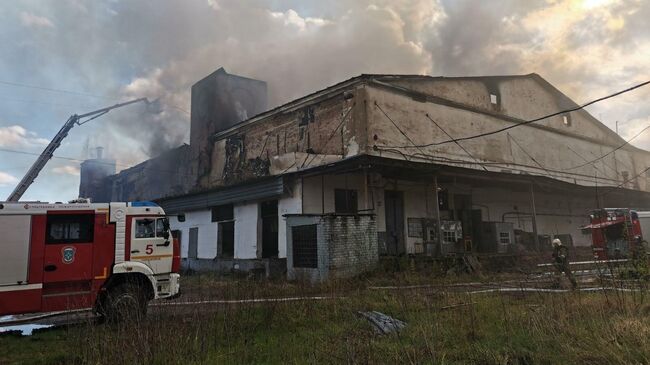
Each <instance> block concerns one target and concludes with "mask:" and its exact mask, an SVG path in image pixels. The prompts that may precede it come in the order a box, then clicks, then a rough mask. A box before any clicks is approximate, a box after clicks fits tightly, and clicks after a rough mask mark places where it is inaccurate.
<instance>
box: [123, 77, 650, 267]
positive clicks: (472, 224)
mask: <svg viewBox="0 0 650 365" xmlns="http://www.w3.org/2000/svg"><path fill="white" fill-rule="evenodd" d="M213 75H214V74H213ZM213 75H211V76H209V77H208V78H206V79H205V80H219V78H220V77H226V76H223V74H222V75H221V76H219V77H214V78H211V77H212V76H213ZM226 75H227V74H226ZM230 76H231V75H228V77H230ZM233 79H236V77H234V78H233ZM205 80H202V81H201V82H199V83H203V82H204V81H205ZM197 85H198V84H197ZM206 85H215V83H213V82H212V81H209V82H207V84H206ZM241 85H247V86H245V87H247V88H250V89H252V90H255V92H259V94H260V95H261V93H262V89H265V86H264V87H262V86H261V85H262V84H260V83H259V82H253V81H250V80H249V79H244V81H242V84H241ZM206 90H208V91H206ZM209 90H210V88H209V87H207V88H204V87H198V86H196V85H195V87H194V88H193V89H192V101H193V105H192V135H193V139H192V141H191V143H190V146H189V151H190V152H189V155H190V161H189V162H188V163H187V166H190V169H191V170H190V172H189V173H187V174H186V175H187V176H191V177H193V178H192V179H190V183H188V186H189V187H188V188H187V189H185V191H186V192H187V193H180V194H176V193H167V194H161V195H160V197H159V198H160V199H157V200H158V201H159V203H160V204H161V205H162V206H163V207H164V208H165V209H166V211H168V212H169V213H174V214H175V213H185V215H186V218H187V220H186V221H185V222H178V221H177V222H174V223H175V224H176V227H178V229H177V231H178V233H179V234H180V236H181V242H182V247H183V256H184V257H185V258H186V263H187V264H188V265H189V264H191V263H194V264H195V265H199V264H200V265H201V267H202V268H209V267H212V268H214V269H217V270H244V269H247V268H255V267H257V268H260V270H261V269H264V270H266V272H267V273H268V272H270V271H272V270H271V269H272V267H274V268H276V269H277V268H278V267H283V264H282V262H283V260H284V259H286V258H287V257H288V256H290V255H291V252H287V250H288V249H287V247H293V245H292V243H293V242H290V240H292V235H291V234H288V228H287V225H288V221H287V219H291V220H296V219H298V220H300V219H299V218H296V217H300V216H301V215H303V216H305V217H314V216H315V215H318V216H319V217H320V216H334V217H337V216H349V215H350V214H352V215H355V214H363V215H364V217H365V216H372V217H373V220H372V222H373V236H376V238H375V240H376V241H375V243H376V247H377V251H378V255H407V254H408V255H435V256H440V255H442V256H445V255H455V254H464V253H476V254H512V253H515V252H517V251H519V250H522V249H539V248H540V247H543V246H544V245H546V244H547V243H548V241H550V239H552V238H553V237H562V238H563V239H564V240H565V241H568V243H569V244H575V245H587V244H588V243H589V236H588V232H585V230H582V229H581V227H582V226H584V225H586V224H587V223H588V222H587V221H588V214H589V212H590V211H591V210H592V209H595V208H598V207H604V206H628V207H637V208H650V194H648V192H649V191H650V174H649V173H648V171H647V169H648V166H650V153H648V152H647V151H644V150H640V149H638V148H635V147H633V146H630V145H624V146H623V147H621V146H622V145H623V144H624V142H625V141H623V140H622V139H621V138H620V137H619V136H618V135H617V134H616V133H614V132H613V131H611V130H610V129H608V128H607V127H606V126H604V125H603V124H602V123H601V122H599V121H598V120H596V119H595V118H594V117H593V116H591V115H590V114H589V113H587V112H586V111H584V110H579V111H575V112H571V113H559V114H557V115H554V116H552V117H549V118H545V119H542V120H540V121H538V122H536V123H528V124H522V123H523V122H525V121H527V120H531V119H535V118H539V117H540V116H544V115H550V114H555V113H558V112H559V111H562V110H566V109H570V108H573V107H575V106H576V104H575V103H574V102H573V101H571V100H570V99H569V98H568V97H566V96H565V95H564V94H562V93H561V92H560V91H559V90H557V89H556V88H554V87H553V86H552V85H550V84H549V83H548V82H546V81H545V80H544V79H543V78H541V77H540V76H538V75H536V74H530V75H516V76H492V77H455V78H445V77H429V76H410V75H361V76H359V77H355V78H352V79H349V80H346V81H343V82H341V83H339V84H336V85H333V86H331V87H329V88H327V89H324V90H321V91H318V92H316V93H313V94H310V95H306V96H304V97H302V98H299V99H297V100H294V101H292V102H290V103H287V104H284V105H282V106H279V107H276V108H274V109H271V110H268V111H262V110H263V108H262V109H259V110H258V111H260V113H259V114H256V115H254V116H252V113H249V114H246V116H247V117H248V119H245V120H243V121H240V122H235V123H234V124H229V123H220V122H219V123H218V122H216V121H218V120H220V119H219V118H221V116H220V115H219V113H220V112H221V111H220V110H221V109H220V108H217V107H216V106H217V105H221V106H222V107H227V105H226V106H224V105H225V104H228V103H227V102H226V103H225V104H223V103H224V102H223V100H226V99H223V100H221V99H220V100H218V101H214V100H215V98H214V96H213V95H211V94H210V95H203V96H202V95H200V94H201V93H206V92H208V94H209V93H210V92H211V91H209ZM235 94H236V95H240V93H239V94H238V93H235ZM253 94H255V93H254V92H252V93H248V94H246V95H253ZM257 99H259V100H265V97H264V98H263V97H261V96H260V97H256V100H257ZM199 101H200V102H201V103H203V104H204V105H207V106H205V107H201V106H199V105H197V106H195V105H194V103H195V102H196V103H199ZM211 103H212V106H210V105H211ZM220 103H221V104H220ZM230 103H231V105H230V106H231V109H230V111H231V112H233V111H235V112H234V114H232V115H240V116H242V115H243V114H241V113H240V114H237V113H236V110H238V109H237V108H238V107H237V106H236V103H235V105H234V106H233V105H232V101H231V102H230ZM240 104H241V103H240ZM241 105H243V104H241ZM213 107H214V108H213ZM198 110H201V111H200V112H199V111H198ZM256 110H257V109H256ZM214 113H216V114H217V115H213V114H214ZM230 119H232V118H230ZM230 119H229V120H230ZM215 123H216V124H218V125H215ZM195 124H196V125H198V126H200V127H197V128H202V130H205V131H209V132H210V133H194V132H195ZM519 124H521V125H519ZM206 126H207V127H206ZM504 128H507V130H504V131H502V132H499V133H487V134H486V132H491V131H495V130H501V129H504ZM197 130H198V129H197ZM477 135H480V137H476V138H466V137H471V136H477ZM201 136H203V138H201ZM458 138H464V139H461V140H456V139H458ZM615 149H616V151H615V152H612V151H613V150H615ZM196 151H198V152H196ZM118 176H119V175H118ZM127 197H129V196H123V198H127ZM131 197H132V196H131ZM224 212H226V214H224ZM289 217H291V218H289ZM320 221H323V222H325V221H324V220H319V222H320ZM324 230H325V228H324V227H320V228H318V229H317V231H319V232H320V231H324ZM340 247H347V246H344V245H343V246H340ZM224 248H225V249H224ZM319 252H321V251H319ZM322 252H326V251H322ZM364 257H366V258H368V257H370V258H371V260H374V259H372V257H374V256H372V255H371V256H364ZM206 262H207V264H206ZM278 262H280V265H277V263H278ZM350 262H351V261H350ZM371 266H372V265H370V264H368V262H364V263H363V267H364V270H365V269H368V268H370V267H371ZM284 267H285V268H286V267H287V266H286V264H285V266H284ZM289 270H291V268H290V267H289ZM338 270H339V271H340V272H348V271H346V270H345V269H343V268H338ZM349 272H352V271H349Z"/></svg>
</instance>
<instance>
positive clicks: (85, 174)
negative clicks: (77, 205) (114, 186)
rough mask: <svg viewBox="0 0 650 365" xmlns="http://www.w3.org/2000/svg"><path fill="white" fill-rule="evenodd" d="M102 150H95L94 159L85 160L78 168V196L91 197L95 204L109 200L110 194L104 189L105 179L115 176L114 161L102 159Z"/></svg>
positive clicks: (99, 148)
mask: <svg viewBox="0 0 650 365" xmlns="http://www.w3.org/2000/svg"><path fill="white" fill-rule="evenodd" d="M103 153H104V149H103V148H102V147H97V148H96V149H95V158H91V159H87V160H85V161H84V162H82V163H81V166H80V168H79V175H80V176H79V196H80V197H93V199H95V201H97V202H106V201H109V200H110V199H111V192H110V191H109V190H108V189H106V178H108V177H109V176H112V175H115V160H113V159H110V158H104V156H103Z"/></svg>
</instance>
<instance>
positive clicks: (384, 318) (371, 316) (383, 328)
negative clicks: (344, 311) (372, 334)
mask: <svg viewBox="0 0 650 365" xmlns="http://www.w3.org/2000/svg"><path fill="white" fill-rule="evenodd" d="M358 313H359V314H360V315H362V316H363V317H364V318H366V319H367V320H368V321H369V322H370V323H371V324H372V325H373V327H374V328H375V331H377V332H378V333H379V334H382V335H385V334H389V333H394V332H399V331H400V330H401V329H402V328H404V327H406V322H403V321H400V320H399V319H396V318H393V317H391V316H388V315H386V314H384V313H381V312H377V311H372V312H358Z"/></svg>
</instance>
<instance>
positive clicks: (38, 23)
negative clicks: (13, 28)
mask: <svg viewBox="0 0 650 365" xmlns="http://www.w3.org/2000/svg"><path fill="white" fill-rule="evenodd" d="M20 21H21V22H22V24H23V25H24V26H26V27H43V28H54V23H52V21H51V20H50V19H48V18H46V17H44V16H39V15H36V14H32V13H27V12H24V11H23V12H22V13H20Z"/></svg>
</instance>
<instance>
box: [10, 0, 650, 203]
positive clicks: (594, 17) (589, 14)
mask: <svg viewBox="0 0 650 365" xmlns="http://www.w3.org/2000/svg"><path fill="white" fill-rule="evenodd" d="M647 19H650V1H641V0H526V1H520V0H493V1H480V0H474V1H471V0H432V1H424V0H356V1H355V0H345V1H344V0H329V1H307V0H269V1H261V0H260V1H253V0H231V1H228V0H128V1H127V0H105V1H90V0H88V1H82V0H42V1H27V0H25V1H19V0H16V1H5V2H2V4H1V5H0V49H1V51H0V195H4V196H0V200H2V199H4V198H5V197H6V196H8V195H9V193H10V192H11V191H12V190H13V188H14V186H15V184H16V183H17V182H18V181H19V180H20V178H22V176H23V175H24V173H25V172H26V171H27V169H28V168H29V166H30V165H31V164H32V163H33V161H34V160H35V159H36V156H37V155H38V154H40V152H41V151H42V150H43V148H44V147H45V145H46V144H47V143H48V141H49V140H50V139H51V138H52V137H53V136H54V135H55V134H56V132H57V131H58V130H59V129H60V128H61V126H62V125H63V123H64V122H65V121H66V120H67V118H68V117H69V116H70V115H72V114H81V113H85V112H88V111H92V110H95V109H98V108H102V107H105V106H109V105H112V104H115V103H117V102H120V101H126V100H130V99H134V98H140V97H148V98H151V99H156V98H159V100H160V102H161V105H162V111H161V112H160V113H156V114H153V113H150V112H149V111H148V109H147V108H145V106H144V105H138V104H135V105H132V106H128V107H124V108H121V109H119V110H115V111H112V112H110V113H109V114H106V115H104V116H102V117H100V118H98V119H95V120H93V121H92V122H89V123H88V124H85V125H82V126H77V127H75V128H73V130H72V131H71V132H70V134H69V136H68V137H67V138H66V140H65V141H64V143H63V144H62V146H61V147H60V148H59V149H58V150H57V152H56V153H55V156H58V157H57V158H54V159H52V160H51V161H50V162H49V164H48V165H47V166H46V168H45V170H44V171H43V172H42V173H41V175H40V176H39V177H38V178H37V180H36V182H35V183H34V184H33V185H32V186H31V187H30V189H29V190H28V191H27V193H26V194H25V195H24V196H23V199H24V200H41V201H67V200H70V199H74V198H76V197H77V195H78V186H79V162H80V161H81V160H83V159H85V158H89V157H94V155H93V151H94V148H95V147H104V148H105V154H108V156H109V157H111V158H114V159H116V161H117V167H118V170H120V169H123V168H127V167H129V166H132V165H134V164H136V163H139V162H141V161H144V160H146V159H147V158H149V157H151V156H155V155H157V154H159V153H160V152H162V151H164V150H166V149H168V148H171V147H175V146H178V145H180V144H182V143H184V142H185V143H187V142H188V140H189V123H190V115H189V112H188V111H189V110H190V87H191V85H192V84H193V83H195V82H196V81H198V80H200V79H201V78H203V77H204V76H206V75H208V74H209V73H211V72H212V71H214V70H216V69H218V68H219V67H224V68H225V69H226V70H227V71H228V72H229V73H233V74H238V75H242V76H247V77H252V78H256V79H260V80H264V81H267V82H268V87H269V101H270V106H271V107H272V106H276V105H280V104H282V103H285V102H288V101H291V100H293V99H295V98H297V97H300V96H302V95H305V94H307V93H310V92H313V91H316V90H319V89H322V88H324V87H327V86H329V85H332V84H335V83H337V82H340V81H343V80H345V79H347V78H350V77H353V76H357V75H359V74H362V73H397V74H399V73H404V74H425V75H433V76H468V75H469V76H473V75H503V74H528V73H532V72H535V73H538V74H539V75H541V76H542V77H544V78H545V79H546V80H548V81H549V82H550V83H552V84H553V85H555V86H556V87H557V88H558V89H560V90H561V91H563V92H564V93H565V94H567V95H568V96H569V97H570V98H572V99H573V100H574V101H576V102H577V103H584V102H587V101H590V100H591V99H595V98H597V97H600V96H604V95H607V94H609V93H612V92H614V91H618V90H621V89H624V88H627V87H629V86H632V85H634V84H637V83H640V82H643V81H647V80H650V22H648V21H647ZM648 100H650V87H646V88H642V89H639V90H636V91H634V92H631V93H628V94H625V95H623V96H620V97H617V98H614V99H610V100H608V101H605V102H603V103H599V104H596V105H594V106H592V107H589V108H588V111H589V112H590V113H592V115H594V116H595V117H596V118H598V119H600V120H601V121H602V122H603V123H605V124H606V125H607V126H609V127H610V128H612V129H615V124H616V121H618V122H619V123H618V124H619V133H620V134H621V136H622V137H623V138H626V139H628V138H630V137H632V136H633V135H635V134H636V133H638V132H639V131H641V130H642V129H643V128H645V127H646V126H648V125H650V103H649V102H648ZM632 144H633V145H635V146H637V147H641V148H645V149H650V132H648V133H644V134H642V135H640V136H639V137H637V138H636V139H635V140H634V141H633V142H632Z"/></svg>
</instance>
